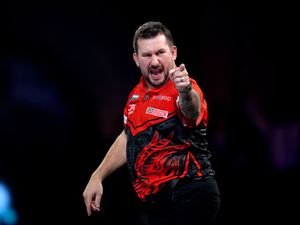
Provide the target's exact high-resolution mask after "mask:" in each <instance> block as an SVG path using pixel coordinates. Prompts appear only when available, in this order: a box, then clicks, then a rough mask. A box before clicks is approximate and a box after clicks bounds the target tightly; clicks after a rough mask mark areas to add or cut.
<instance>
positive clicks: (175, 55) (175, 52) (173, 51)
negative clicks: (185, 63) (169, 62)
mask: <svg viewBox="0 0 300 225" xmlns="http://www.w3.org/2000/svg"><path fill="white" fill-rule="evenodd" d="M171 51H172V55H173V60H174V61H175V60H176V59H177V47H176V46H175V45H173V47H172V49H171Z"/></svg>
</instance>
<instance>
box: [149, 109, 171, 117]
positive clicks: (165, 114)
mask: <svg viewBox="0 0 300 225" xmlns="http://www.w3.org/2000/svg"><path fill="white" fill-rule="evenodd" d="M146 114H150V115H154V116H158V117H163V118H167V117H168V111H165V110H161V109H156V108H153V107H148V108H147V109H146Z"/></svg>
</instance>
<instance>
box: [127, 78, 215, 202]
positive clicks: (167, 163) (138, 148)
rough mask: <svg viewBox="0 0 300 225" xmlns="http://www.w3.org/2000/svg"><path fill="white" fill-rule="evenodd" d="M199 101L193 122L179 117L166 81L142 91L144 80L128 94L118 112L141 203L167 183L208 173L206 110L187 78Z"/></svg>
mask: <svg viewBox="0 0 300 225" xmlns="http://www.w3.org/2000/svg"><path fill="white" fill-rule="evenodd" d="M190 82H191V84H192V86H193V89H194V90H195V91H196V92H197V93H198V94H199V96H200V101H201V108H200V115H199V117H198V119H197V120H196V121H195V120H190V119H188V118H186V117H185V116H184V115H183V114H182V113H181V111H180V107H179V103H178V99H179V93H178V91H177V89H176V87H175V84H174V83H173V82H172V81H171V80H168V81H167V82H166V83H165V84H164V85H163V86H161V87H159V88H153V89H151V90H150V91H148V89H147V87H146V83H145V80H144V77H143V76H142V77H141V79H140V82H139V83H138V85H137V86H136V87H135V88H134V89H133V90H132V91H131V93H130V95H129V97H128V100H127V103H126V106H125V108H124V127H125V133H126V135H127V146H126V156H127V165H128V169H129V174H130V178H131V181H132V183H133V186H134V189H135V191H136V193H137V195H138V197H139V198H140V199H142V200H147V198H148V197H151V196H152V195H153V194H155V193H157V192H159V190H161V189H162V188H163V187H164V186H165V185H166V184H167V183H168V182H169V181H171V180H174V179H180V178H184V177H187V176H188V177H198V176H203V175H204V171H210V172H214V171H213V169H212V168H211V164H210V161H209V158H210V156H211V154H210V151H209V150H208V143H207V137H206V133H207V119H208V113H207V104H206V101H205V99H204V96H203V92H202V91H201V89H200V87H199V86H198V84H197V82H196V81H195V80H194V79H192V78H190Z"/></svg>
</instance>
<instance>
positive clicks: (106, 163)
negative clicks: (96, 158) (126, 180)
mask: <svg viewBox="0 0 300 225" xmlns="http://www.w3.org/2000/svg"><path fill="white" fill-rule="evenodd" d="M126 144H127V137H126V134H125V132H124V131H123V132H122V133H121V134H120V135H119V136H118V137H117V139H116V140H115V142H114V143H113V144H112V146H111V147H110V149H109V150H108V152H107V154H106V155H105V157H104V159H103V160H102V162H101V163H100V165H99V166H98V168H97V169H96V170H95V171H94V172H93V174H92V176H96V177H97V178H98V179H100V181H103V180H104V179H105V178H106V177H107V176H109V175H110V174H111V173H112V172H114V171H115V170H117V169H118V168H120V167H121V166H123V165H124V164H125V163H126Z"/></svg>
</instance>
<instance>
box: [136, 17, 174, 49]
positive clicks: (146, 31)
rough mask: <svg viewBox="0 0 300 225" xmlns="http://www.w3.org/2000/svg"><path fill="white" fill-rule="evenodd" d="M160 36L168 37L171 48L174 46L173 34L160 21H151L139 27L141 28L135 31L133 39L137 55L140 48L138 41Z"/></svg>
mask: <svg viewBox="0 0 300 225" xmlns="http://www.w3.org/2000/svg"><path fill="white" fill-rule="evenodd" d="M159 34H163V35H164V36H165V37H166V39H167V41H168V44H169V46H170V47H172V46H173V45H174V43H173V37H172V35H171V32H170V30H169V29H168V28H167V27H166V26H165V25H163V24H162V23H161V22H159V21H149V22H146V23H144V24H142V25H141V26H139V28H138V29H137V30H136V31H135V34H134V37H133V50H134V52H136V53H137V51H138V46H137V41H138V39H151V38H154V37H156V36H157V35H159Z"/></svg>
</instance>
